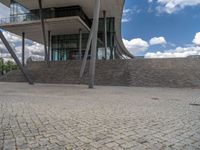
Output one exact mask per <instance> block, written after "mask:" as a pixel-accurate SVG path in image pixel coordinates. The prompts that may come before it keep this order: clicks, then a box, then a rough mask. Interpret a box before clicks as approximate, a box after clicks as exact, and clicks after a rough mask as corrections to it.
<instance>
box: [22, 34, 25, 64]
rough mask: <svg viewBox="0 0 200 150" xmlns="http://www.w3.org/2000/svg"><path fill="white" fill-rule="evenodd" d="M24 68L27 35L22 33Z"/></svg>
mask: <svg viewBox="0 0 200 150" xmlns="http://www.w3.org/2000/svg"><path fill="white" fill-rule="evenodd" d="M22 66H23V67H24V66H25V33H24V32H22Z"/></svg>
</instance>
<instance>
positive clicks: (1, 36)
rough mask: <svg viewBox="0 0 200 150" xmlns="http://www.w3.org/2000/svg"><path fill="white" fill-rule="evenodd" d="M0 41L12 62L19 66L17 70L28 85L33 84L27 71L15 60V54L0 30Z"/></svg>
mask: <svg viewBox="0 0 200 150" xmlns="http://www.w3.org/2000/svg"><path fill="white" fill-rule="evenodd" d="M0 39H1V40H2V42H3V44H4V45H5V47H6V48H7V50H8V51H9V53H10V54H11V56H12V58H13V59H14V61H15V62H16V64H17V65H18V66H19V69H20V70H21V72H22V73H23V74H24V76H25V78H26V80H27V81H28V83H29V84H33V81H32V79H31V78H30V77H29V76H28V72H27V70H26V69H25V68H24V67H23V66H22V64H21V62H20V61H19V59H18V58H17V55H16V54H15V52H14V51H13V49H12V47H11V46H10V44H9V43H8V41H7V40H6V38H5V36H4V35H3V33H2V31H1V30H0Z"/></svg>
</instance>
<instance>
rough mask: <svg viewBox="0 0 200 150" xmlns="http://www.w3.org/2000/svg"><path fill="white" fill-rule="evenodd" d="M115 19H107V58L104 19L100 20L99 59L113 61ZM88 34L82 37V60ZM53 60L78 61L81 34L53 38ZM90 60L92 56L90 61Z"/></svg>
mask: <svg viewBox="0 0 200 150" xmlns="http://www.w3.org/2000/svg"><path fill="white" fill-rule="evenodd" d="M114 23H115V20H114V18H107V37H108V39H107V43H108V49H107V56H105V45H104V19H100V23H99V32H98V38H99V41H98V49H97V58H98V59H99V60H103V59H105V58H106V57H107V59H113V56H114V55H113V53H114V37H115V29H114ZM88 36H89V34H88V33H84V34H83V35H82V58H83V56H84V54H85V49H86V46H87V40H88ZM51 42H52V60H53V61H66V60H78V59H79V34H73V35H67V34H66V35H55V36H52V41H51ZM89 58H90V54H89V56H88V59H89Z"/></svg>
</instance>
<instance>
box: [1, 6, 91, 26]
mask: <svg viewBox="0 0 200 150" xmlns="http://www.w3.org/2000/svg"><path fill="white" fill-rule="evenodd" d="M43 15H44V18H45V19H50V18H61V17H71V16H79V17H80V18H81V19H82V20H83V21H84V22H85V23H86V24H87V25H88V26H89V27H91V21H90V19H88V17H87V16H86V15H85V14H84V13H83V12H82V11H81V10H77V11H57V12H53V11H48V12H45V10H44V11H43ZM37 20H40V16H39V14H38V12H35V14H34V13H26V14H18V15H13V16H10V17H8V18H1V19H0V25H6V24H12V23H23V22H27V21H37Z"/></svg>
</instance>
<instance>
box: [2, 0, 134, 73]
mask: <svg viewBox="0 0 200 150" xmlns="http://www.w3.org/2000/svg"><path fill="white" fill-rule="evenodd" d="M124 1H125V0H0V2H1V3H3V4H5V5H6V6H8V7H9V8H10V17H9V18H2V19H0V28H1V29H4V30H6V31H9V32H12V33H14V34H16V35H19V36H22V65H24V61H25V60H24V53H25V52H26V51H25V50H26V48H25V44H24V39H25V38H27V39H30V40H32V41H35V42H38V43H41V44H44V51H45V60H46V61H67V60H82V59H83V70H84V60H85V61H86V60H87V59H91V60H92V57H94V56H95V58H94V59H96V58H97V59H98V60H110V59H126V58H133V56H132V54H131V53H130V52H129V51H128V50H127V49H126V48H125V46H124V44H123V42H122V37H121V19H122V13H123V6H124ZM95 34H96V35H97V37H96V39H97V40H95ZM5 42H6V41H5ZM95 42H96V43H95ZM96 44H97V45H96ZM94 47H97V49H95V50H94V53H95V55H94V54H93V55H94V56H92V52H93V50H92V49H94ZM91 62H92V61H91ZM94 62H95V60H94V61H93V63H94ZM93 68H94V67H93ZM93 72H94V70H93ZM91 74H92V72H91Z"/></svg>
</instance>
